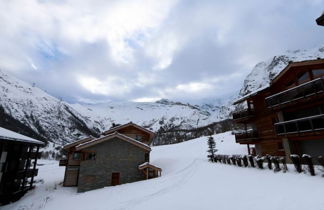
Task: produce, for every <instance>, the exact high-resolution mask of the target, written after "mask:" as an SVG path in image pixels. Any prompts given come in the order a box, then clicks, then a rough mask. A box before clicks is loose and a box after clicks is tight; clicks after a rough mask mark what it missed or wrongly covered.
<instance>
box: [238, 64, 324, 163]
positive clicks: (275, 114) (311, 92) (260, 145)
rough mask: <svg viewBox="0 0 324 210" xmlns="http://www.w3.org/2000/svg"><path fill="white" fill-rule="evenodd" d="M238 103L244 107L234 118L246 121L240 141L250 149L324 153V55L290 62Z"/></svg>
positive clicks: (262, 152) (259, 152)
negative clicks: (316, 58) (267, 82)
mask: <svg viewBox="0 0 324 210" xmlns="http://www.w3.org/2000/svg"><path fill="white" fill-rule="evenodd" d="M234 104H236V105H237V106H238V107H241V108H240V109H238V111H236V112H235V113H234V114H233V119H234V121H235V122H237V123H239V124H241V125H243V126H242V128H243V129H241V130H240V131H239V132H236V134H235V138H236V142H237V143H240V144H246V145H247V146H248V152H249V153H252V154H257V155H266V154H270V155H276V156H286V157H287V159H288V160H289V156H290V154H299V155H302V154H309V155H312V156H314V157H317V156H320V155H322V156H323V155H324V150H323V148H324V59H318V60H310V61H302V62H294V63H290V64H289V65H288V66H287V67H286V68H285V69H283V70H282V71H281V72H280V73H279V75H277V76H276V77H275V78H274V79H273V80H272V82H271V83H270V85H269V86H268V87H265V88H262V89H260V90H258V91H255V92H253V93H250V94H249V95H246V96H244V97H243V98H241V99H239V100H237V101H236V102H235V103H234ZM250 145H252V147H251V148H250Z"/></svg>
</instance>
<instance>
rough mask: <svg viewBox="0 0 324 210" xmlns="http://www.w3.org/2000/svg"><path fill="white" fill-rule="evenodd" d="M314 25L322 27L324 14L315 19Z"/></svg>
mask: <svg viewBox="0 0 324 210" xmlns="http://www.w3.org/2000/svg"><path fill="white" fill-rule="evenodd" d="M316 23H317V24H318V25H320V26H324V13H323V14H322V15H321V16H320V17H319V18H317V19H316Z"/></svg>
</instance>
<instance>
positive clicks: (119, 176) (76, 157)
mask: <svg viewBox="0 0 324 210" xmlns="http://www.w3.org/2000/svg"><path fill="white" fill-rule="evenodd" d="M153 137H154V133H153V132H152V131H150V130H147V129H145V128H143V127H141V126H139V125H136V124H134V123H132V122H130V123H127V124H125V125H120V126H116V127H113V128H111V129H110V130H108V131H105V132H103V134H102V136H100V137H99V138H94V137H88V138H85V139H82V140H79V141H76V142H73V143H71V144H68V145H65V146H64V148H63V149H64V150H65V152H66V154H67V159H66V160H61V161H60V165H61V166H66V169H65V175H64V182H63V186H77V188H78V192H85V191H88V190H93V189H97V188H102V187H105V186H114V185H119V184H123V183H130V182H135V181H139V180H145V179H150V178H154V177H157V176H160V175H161V171H162V170H161V169H160V168H158V167H156V166H154V165H152V164H150V163H149V162H150V152H151V148H150V146H149V145H150V144H151V143H152V140H153Z"/></svg>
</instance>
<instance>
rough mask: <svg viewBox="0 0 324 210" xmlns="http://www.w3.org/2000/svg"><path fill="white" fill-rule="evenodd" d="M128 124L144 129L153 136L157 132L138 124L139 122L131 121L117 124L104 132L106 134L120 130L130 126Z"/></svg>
mask: <svg viewBox="0 0 324 210" xmlns="http://www.w3.org/2000/svg"><path fill="white" fill-rule="evenodd" d="M128 126H134V127H136V128H138V129H139V130H142V131H144V132H146V133H149V134H150V135H151V136H154V135H155V133H154V132H153V131H150V130H148V129H146V128H144V127H142V126H139V125H137V124H135V123H133V122H129V123H126V124H124V125H118V126H115V127H113V128H111V129H109V130H107V131H105V132H103V133H104V134H108V133H112V132H115V131H118V130H120V129H122V128H125V127H128Z"/></svg>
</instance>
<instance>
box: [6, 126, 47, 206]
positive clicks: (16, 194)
mask: <svg viewBox="0 0 324 210" xmlns="http://www.w3.org/2000/svg"><path fill="white" fill-rule="evenodd" d="M43 144H44V143H43V142H41V141H38V140H35V139H32V138H29V137H27V136H24V135H21V134H19V133H15V132H13V131H10V130H7V129H4V128H1V127H0V205H3V204H7V203H9V202H12V201H15V200H18V199H19V198H20V197H22V196H23V195H24V194H25V193H26V192H27V191H28V190H30V189H32V188H33V187H34V186H33V183H34V176H37V174H38V169H36V164H37V159H38V158H39V157H40V153H39V147H40V146H41V145H43Z"/></svg>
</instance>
